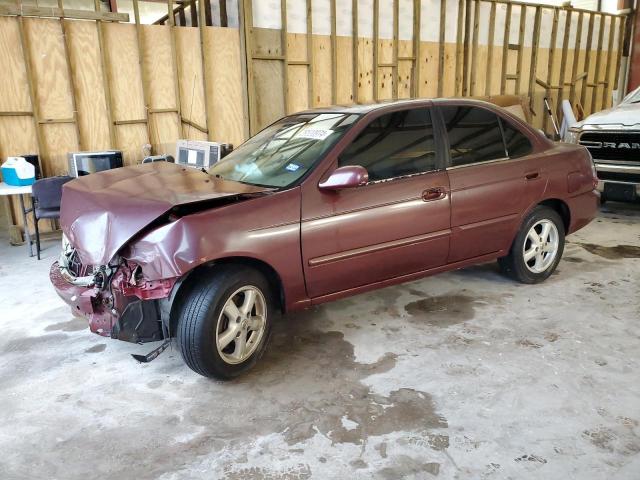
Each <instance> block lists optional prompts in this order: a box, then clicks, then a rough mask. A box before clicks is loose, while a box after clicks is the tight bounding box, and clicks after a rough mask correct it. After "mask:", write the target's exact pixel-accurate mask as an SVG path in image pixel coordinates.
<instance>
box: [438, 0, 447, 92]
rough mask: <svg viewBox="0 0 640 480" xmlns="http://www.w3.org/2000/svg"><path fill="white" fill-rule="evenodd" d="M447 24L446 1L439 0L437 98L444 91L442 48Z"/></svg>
mask: <svg viewBox="0 0 640 480" xmlns="http://www.w3.org/2000/svg"><path fill="white" fill-rule="evenodd" d="M446 22H447V0H440V36H439V38H438V97H442V95H443V89H444V59H445V54H444V47H445V41H446V37H445V33H446V31H445V25H446Z"/></svg>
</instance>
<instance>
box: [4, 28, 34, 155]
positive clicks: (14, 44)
mask: <svg viewBox="0 0 640 480" xmlns="http://www.w3.org/2000/svg"><path fill="white" fill-rule="evenodd" d="M0 46H2V48H0V65H2V68H0V85H2V88H0V110H2V111H5V112H26V111H31V100H30V99H29V85H28V83H27V71H26V68H25V64H24V60H23V56H22V48H21V46H20V31H19V30H18V19H17V18H15V17H0ZM5 126H6V125H5ZM0 148H1V147H0Z"/></svg>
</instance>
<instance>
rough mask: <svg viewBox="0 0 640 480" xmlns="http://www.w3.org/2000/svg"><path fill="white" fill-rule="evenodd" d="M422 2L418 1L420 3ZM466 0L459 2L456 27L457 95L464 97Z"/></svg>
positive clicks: (459, 0)
mask: <svg viewBox="0 0 640 480" xmlns="http://www.w3.org/2000/svg"><path fill="white" fill-rule="evenodd" d="M419 1H420V0H418V2H419ZM464 2H465V0H458V24H457V26H456V80H455V83H456V85H455V87H456V88H455V91H456V95H462V90H463V87H462V85H463V83H464V80H463V74H464V72H463V70H464V68H463V64H464V59H463V57H464V55H463V45H462V42H463V25H464V5H465V3H464Z"/></svg>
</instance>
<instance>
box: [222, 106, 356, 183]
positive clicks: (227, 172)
mask: <svg viewBox="0 0 640 480" xmlns="http://www.w3.org/2000/svg"><path fill="white" fill-rule="evenodd" d="M358 117H359V115H353V114H344V113H305V114H298V115H292V116H289V117H285V118H283V119H281V120H278V121H277V122H276V123H274V124H273V125H271V126H269V127H267V128H265V129H264V130H262V131H261V132H260V133H258V134H257V135H256V136H254V137H252V138H250V139H249V140H247V141H246V142H245V143H243V144H242V145H240V147H238V148H237V149H236V150H234V151H233V152H231V153H230V154H229V155H227V156H226V157H225V158H224V159H223V160H222V161H220V162H218V163H217V164H215V165H214V166H213V167H211V168H210V169H209V173H210V174H211V175H215V176H217V177H221V178H223V179H225V180H235V181H237V182H243V183H249V184H252V185H260V186H265V187H287V186H289V185H292V184H293V183H295V182H296V181H298V180H299V179H300V178H302V177H303V176H304V175H305V174H306V173H307V172H308V171H310V170H311V169H312V168H313V166H314V165H315V163H316V161H317V160H318V159H320V158H321V157H322V156H323V155H324V154H325V153H326V152H327V151H328V150H329V149H330V148H331V147H332V146H333V145H335V143H336V142H337V141H338V140H339V139H340V137H342V135H344V134H345V132H346V131H347V130H348V129H349V127H351V126H352V125H353V124H354V123H355V121H356V120H357V119H358Z"/></svg>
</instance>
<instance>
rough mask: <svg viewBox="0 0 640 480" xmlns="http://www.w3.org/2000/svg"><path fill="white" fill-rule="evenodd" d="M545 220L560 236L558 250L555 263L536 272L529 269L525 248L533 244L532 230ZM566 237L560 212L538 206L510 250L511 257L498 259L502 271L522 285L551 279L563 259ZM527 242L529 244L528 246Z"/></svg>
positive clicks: (523, 223) (526, 220) (525, 222)
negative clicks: (551, 224)
mask: <svg viewBox="0 0 640 480" xmlns="http://www.w3.org/2000/svg"><path fill="white" fill-rule="evenodd" d="M543 220H548V221H550V222H552V223H553V224H554V225H555V227H556V230H557V234H558V248H557V251H556V254H555V257H554V258H553V262H551V263H550V264H549V265H548V266H547V267H546V268H545V269H544V270H543V271H540V272H534V271H532V270H531V268H533V267H531V268H530V267H528V266H527V262H525V259H524V248H525V247H526V246H527V245H530V244H531V241H530V240H527V236H528V234H529V231H530V230H531V228H532V227H534V225H537V224H538V223H539V222H541V221H543ZM564 237H565V230H564V222H563V221H562V218H561V217H560V215H559V214H558V212H556V211H555V210H553V209H551V208H549V207H545V206H543V205H538V206H537V207H535V208H534V209H533V210H532V211H531V212H529V214H528V215H527V216H526V217H525V219H524V221H523V222H522V226H521V227H520V230H519V231H518V234H517V235H516V238H515V239H514V241H513V244H512V245H511V248H510V250H509V255H507V256H506V257H502V258H499V259H498V264H499V265H500V269H501V270H502V272H503V273H504V274H506V275H508V276H509V277H511V278H513V279H514V280H517V281H519V282H521V283H529V284H531V283H540V282H542V281H544V280H546V279H547V278H549V276H550V275H551V274H552V273H553V272H554V270H555V269H556V267H557V266H558V263H559V262H560V259H561V258H562V252H563V251H564ZM527 242H529V243H528V244H527ZM533 262H535V259H533ZM529 263H531V260H529Z"/></svg>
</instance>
